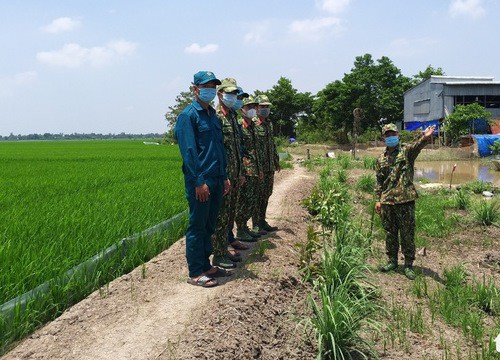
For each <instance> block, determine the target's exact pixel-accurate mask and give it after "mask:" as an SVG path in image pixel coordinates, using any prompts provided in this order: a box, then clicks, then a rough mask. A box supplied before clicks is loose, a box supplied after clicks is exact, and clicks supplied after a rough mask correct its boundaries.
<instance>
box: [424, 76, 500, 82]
mask: <svg viewBox="0 0 500 360" xmlns="http://www.w3.org/2000/svg"><path fill="white" fill-rule="evenodd" d="M430 79H434V80H446V79H448V80H450V81H453V80H469V81H472V80H475V81H491V80H493V79H494V77H493V76H447V75H431V77H430Z"/></svg>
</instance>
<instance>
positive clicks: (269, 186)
mask: <svg viewBox="0 0 500 360" xmlns="http://www.w3.org/2000/svg"><path fill="white" fill-rule="evenodd" d="M256 101H258V102H259V106H258V110H257V112H258V114H257V115H258V117H257V118H256V119H254V122H255V130H256V134H257V135H258V136H257V144H258V146H257V151H258V152H259V157H260V159H261V165H262V172H263V173H264V178H263V180H262V182H261V186H260V187H259V188H260V191H259V194H258V197H259V205H258V207H257V211H256V212H255V213H254V214H253V215H252V223H253V226H254V229H253V230H254V231H255V232H260V233H265V232H271V231H276V230H278V228H277V227H275V226H271V225H269V224H268V222H267V221H266V210H267V204H268V202H269V197H270V196H271V194H272V193H273V185H274V172H275V171H280V170H281V169H280V162H279V156H278V151H277V148H276V144H275V142H274V136H273V135H274V132H273V126H272V124H271V121H269V119H268V116H269V114H270V111H271V109H270V107H271V105H272V104H271V102H270V101H269V98H268V97H267V96H266V95H259V96H257V98H256Z"/></svg>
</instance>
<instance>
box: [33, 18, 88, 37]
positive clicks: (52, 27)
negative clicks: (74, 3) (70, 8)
mask: <svg viewBox="0 0 500 360" xmlns="http://www.w3.org/2000/svg"><path fill="white" fill-rule="evenodd" d="M79 26H80V21H79V20H75V19H72V18H69V17H61V18H58V19H55V20H53V21H52V22H51V23H50V24H49V25H47V26H44V27H43V28H42V30H43V31H45V32H48V33H51V34H57V33H59V32H63V31H72V30H74V29H76V28H77V27H79Z"/></svg>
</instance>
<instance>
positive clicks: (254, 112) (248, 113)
mask: <svg viewBox="0 0 500 360" xmlns="http://www.w3.org/2000/svg"><path fill="white" fill-rule="evenodd" d="M244 114H245V116H246V117H249V118H254V117H255V116H256V115H257V110H255V109H248V110H247V111H245V112H244Z"/></svg>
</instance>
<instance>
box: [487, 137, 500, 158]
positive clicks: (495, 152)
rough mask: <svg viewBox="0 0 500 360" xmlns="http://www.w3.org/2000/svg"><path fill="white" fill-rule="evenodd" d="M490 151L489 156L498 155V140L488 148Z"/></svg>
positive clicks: (499, 141) (499, 148)
mask: <svg viewBox="0 0 500 360" xmlns="http://www.w3.org/2000/svg"><path fill="white" fill-rule="evenodd" d="M488 147H489V148H490V150H491V155H500V140H495V142H494V143H493V145H492V146H488Z"/></svg>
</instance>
